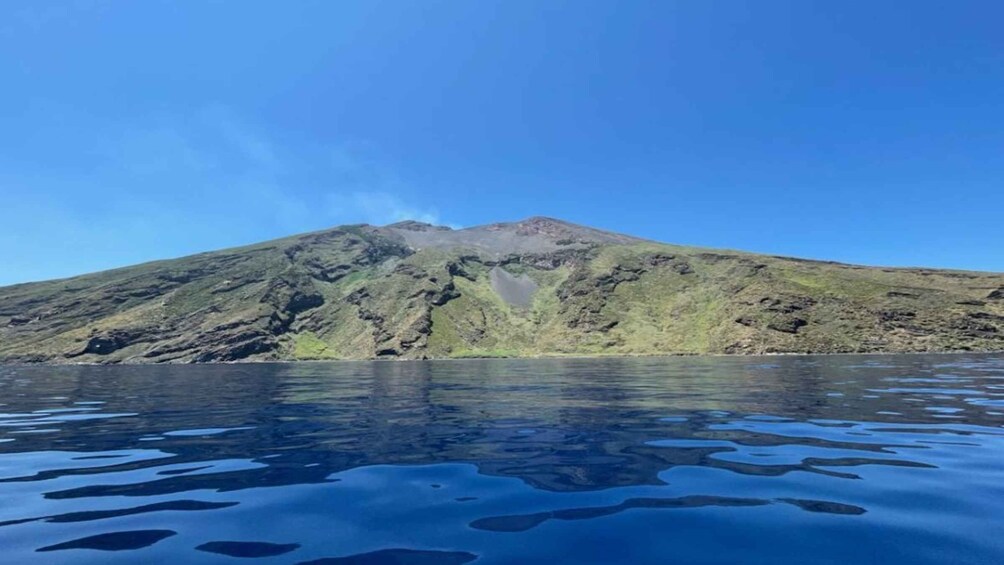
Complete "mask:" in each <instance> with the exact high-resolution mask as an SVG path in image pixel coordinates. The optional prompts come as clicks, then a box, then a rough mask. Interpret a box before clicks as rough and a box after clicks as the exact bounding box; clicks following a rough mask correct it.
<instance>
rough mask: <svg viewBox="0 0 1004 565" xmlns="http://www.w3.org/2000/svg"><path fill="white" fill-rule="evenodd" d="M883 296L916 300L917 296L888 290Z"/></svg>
mask: <svg viewBox="0 0 1004 565" xmlns="http://www.w3.org/2000/svg"><path fill="white" fill-rule="evenodd" d="M885 295H886V296H888V297H889V298H917V297H918V296H919V295H917V294H914V293H912V292H900V291H898V290H890V291H889V292H887V293H885Z"/></svg>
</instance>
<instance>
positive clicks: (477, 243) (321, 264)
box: [0, 218, 1004, 363]
mask: <svg viewBox="0 0 1004 565" xmlns="http://www.w3.org/2000/svg"><path fill="white" fill-rule="evenodd" d="M961 350H972V351H990V350H1004V275H1001V274H992V273H975V272H959V271H943V270H931V269H884V268H870V267H858V266H852V265H842V264H836V263H827V262H819V261H806V260H799V259H790V258H779V257H769V256H763V255H755V254H749V253H739V252H726V251H716V250H706V249H698V248H689V247H680V246H673V245H666V244H660V243H655V242H650V241H645V240H640V239H636V238H632V237H629V236H624V235H620V234H611V233H608V232H603V231H600V230H594V229H591V228H585V227H582V226H575V225H572V224H567V223H565V222H560V221H557V220H551V219H547V218H532V219H530V220H526V221H523V222H516V223H509V224H493V225H490V226H482V227H477V228H470V229H466V230H448V229H446V228H438V227H434V226H429V225H425V224H418V223H414V222H406V223H402V224H396V225H393V226H387V227H383V228H376V227H371V226H343V227H339V228H335V229H332V230H327V231H323V232H316V233H311V234H305V235H301V236H295V237H290V238H286V239H282V240H277V241H273V242H267V243H263V244H259V245H254V246H249V247H244V248H239V249H231V250H225V251H218V252H213V253H205V254H201V255H196V256H192V257H186V258H182V259H176V260H171V261H160V262H155V263H149V264H144V265H139V266H135V267H130V268H125V269H117V270H113V271H107V272H103V273H97V274H92V275H85V276H81V277H75V278H71V279H65V280H59V281H50V282H42V283H32V284H24V285H16V286H11V287H6V288H0V360H3V361H8V362H52V363H78V362H100V363H116V362H130V363H162V362H220V361H238V360H297V359H365V358H374V357H403V358H424V357H467V356H526V355H622V354H625V355H628V354H630V355H634V354H695V353H742V354H746V353H777V352H819V353H830V352H878V351H890V352H905V351H961Z"/></svg>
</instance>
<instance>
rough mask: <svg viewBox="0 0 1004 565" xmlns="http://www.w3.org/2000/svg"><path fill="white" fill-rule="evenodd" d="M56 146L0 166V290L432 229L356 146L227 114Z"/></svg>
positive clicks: (152, 122)
mask: <svg viewBox="0 0 1004 565" xmlns="http://www.w3.org/2000/svg"><path fill="white" fill-rule="evenodd" d="M57 131H59V130H57ZM57 142H58V145H54V146H53V148H52V151H53V154H54V155H55V157H54V161H53V163H52V166H45V167H41V166H37V167H34V168H25V167H28V166H27V165H22V164H20V163H15V162H12V161H9V160H6V161H5V160H4V159H2V158H0V165H2V166H3V173H2V174H0V191H2V192H4V193H8V192H9V194H10V195H12V196H13V195H14V194H18V195H21V196H19V197H18V199H16V200H11V201H10V202H9V210H8V211H9V212H10V214H11V216H13V219H12V220H9V221H7V222H5V225H4V226H0V255H2V256H3V257H4V258H5V262H6V263H7V266H8V268H7V269H5V272H3V273H0V285H2V284H7V283H14V282H21V281H25V280H38V279H41V278H52V277H58V276H69V275H73V274H77V273H79V272H82V271H91V270H99V269H104V268H110V267H114V266H119V265H125V264H129V263H134V262H137V261H141V260H148V259H157V258H164V257H171V256H176V255H181V254H186V253H191V252H198V251H204V250H207V249H212V248H219V247H227V246H231V245H238V244H244V243H251V242H254V241H258V240H262V239H268V238H271V237H280V236H283V235H289V234H293V233H299V232H305V231H312V230H316V229H321V228H324V227H328V226H332V225H338V224H345V223H370V224H387V223H392V222H397V221H402V220H418V221H423V222H429V223H440V222H441V221H442V218H441V216H440V214H439V212H438V211H437V210H436V208H435V207H434V206H432V205H430V204H428V203H424V202H421V199H420V198H416V196H415V195H416V194H417V192H416V191H415V189H414V187H411V186H409V185H408V183H407V182H405V181H404V180H402V179H401V178H400V177H399V176H397V174H396V173H395V171H394V166H393V164H392V163H390V162H388V160H387V159H381V158H380V156H379V154H378V152H377V151H375V149H374V148H372V147H369V146H367V145H366V144H365V143H362V142H359V141H356V140H346V141H345V142H344V143H342V144H341V145H337V146H327V147H317V146H314V145H312V144H310V143H307V142H296V143H294V142H287V143H280V142H277V141H276V136H270V135H269V134H268V133H267V132H265V131H263V130H262V129H261V128H260V127H257V126H256V125H255V124H254V123H253V122H250V121H247V120H243V119H241V118H240V117H239V116H237V115H236V114H235V113H234V112H232V111H230V110H228V109H227V108H225V107H211V108H207V109H205V110H204V111H202V112H198V113H195V114H193V115H188V116H160V117H157V118H155V119H149V120H148V121H146V122H144V123H142V124H135V123H133V124H124V125H120V126H118V127H107V128H105V129H102V130H98V131H85V130H82V129H81V130H69V131H60V137H59V139H58V140H57ZM291 143H292V144H291ZM79 148H84V149H83V150H81V149H79ZM57 161H58V162H57ZM8 200H10V199H8ZM39 258H44V259H43V260H40V259H39Z"/></svg>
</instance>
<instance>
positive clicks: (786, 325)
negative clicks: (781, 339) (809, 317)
mask: <svg viewBox="0 0 1004 565" xmlns="http://www.w3.org/2000/svg"><path fill="white" fill-rule="evenodd" d="M808 324H809V322H806V321H805V320H803V319H801V318H781V319H778V320H772V321H770V322H768V323H767V329H771V330H774V331H776V332H784V333H789V334H794V333H798V330H799V329H800V328H803V327H805V326H806V325H808Z"/></svg>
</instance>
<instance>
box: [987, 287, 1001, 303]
mask: <svg viewBox="0 0 1004 565" xmlns="http://www.w3.org/2000/svg"><path fill="white" fill-rule="evenodd" d="M987 300H1004V286H1002V287H1000V288H998V289H997V290H995V291H993V292H991V293H990V294H988V295H987Z"/></svg>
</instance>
